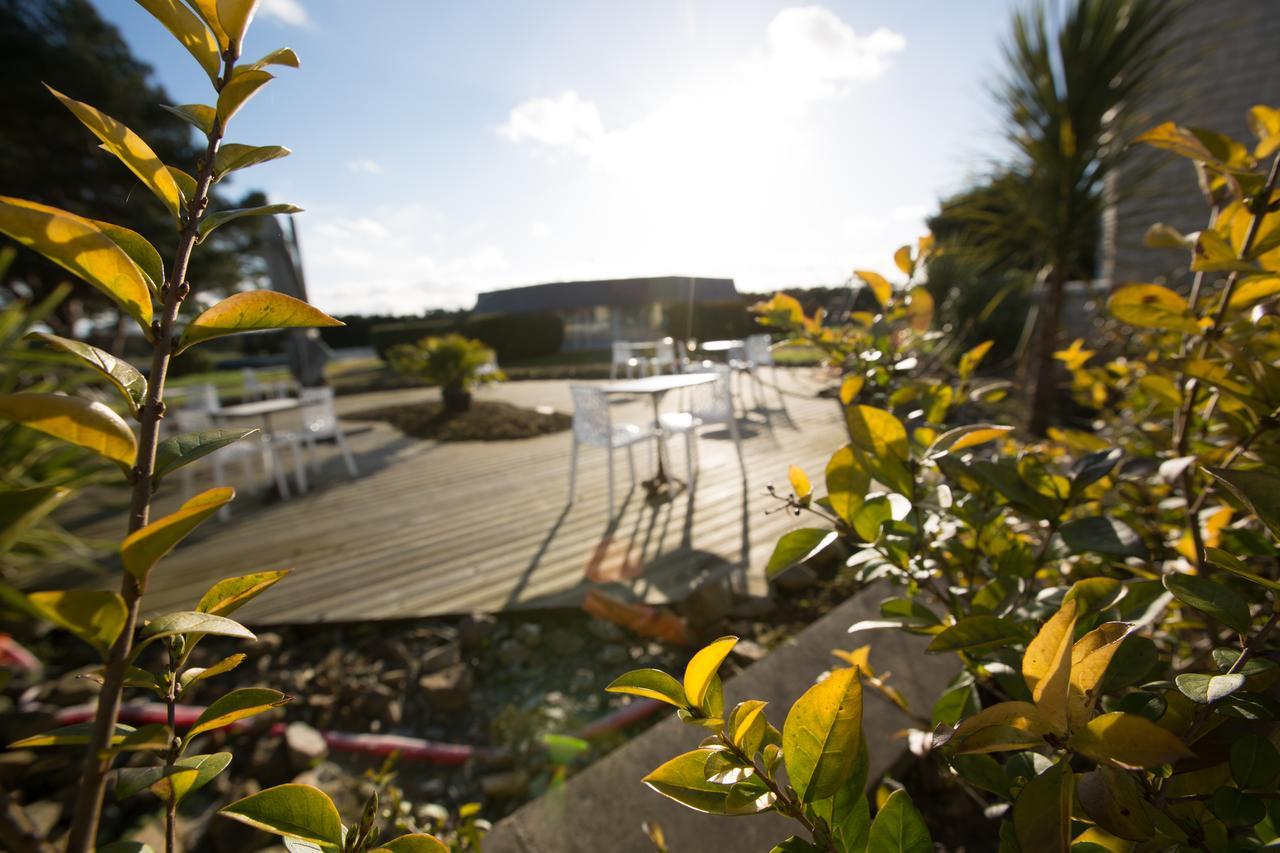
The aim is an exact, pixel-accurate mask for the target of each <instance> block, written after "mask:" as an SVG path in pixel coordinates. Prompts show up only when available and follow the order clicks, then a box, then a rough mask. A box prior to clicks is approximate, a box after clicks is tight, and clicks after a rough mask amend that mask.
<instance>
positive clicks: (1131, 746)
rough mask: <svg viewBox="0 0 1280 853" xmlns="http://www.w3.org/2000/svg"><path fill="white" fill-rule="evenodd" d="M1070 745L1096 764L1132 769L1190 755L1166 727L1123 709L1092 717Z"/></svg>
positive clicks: (1170, 761)
mask: <svg viewBox="0 0 1280 853" xmlns="http://www.w3.org/2000/svg"><path fill="white" fill-rule="evenodd" d="M1071 748H1072V749H1074V750H1076V751H1077V752H1079V753H1080V754H1082V755H1085V756H1087V757H1089V758H1092V759H1093V760H1094V761H1096V762H1098V763H1099V764H1114V765H1116V766H1118V767H1128V768H1135V769H1137V768H1143V767H1159V766H1160V765H1161V764H1172V763H1173V762H1175V761H1179V760H1181V759H1183V758H1191V757H1192V752H1191V750H1189V749H1187V747H1186V745H1185V744H1183V742H1182V741H1180V740H1178V738H1177V737H1175V736H1174V735H1173V734H1172V733H1171V732H1169V731H1168V730H1167V729H1162V728H1161V727H1160V726H1157V725H1156V724H1155V723H1153V722H1151V721H1150V720H1148V719H1146V718H1145V717H1139V716H1137V715H1136V714H1126V713H1124V712H1122V711H1113V712H1112V713H1110V714H1103V715H1102V716H1100V717H1094V718H1093V719H1092V720H1090V721H1089V723H1088V725H1086V726H1085V727H1084V728H1083V729H1081V730H1079V731H1077V732H1076V733H1075V734H1074V735H1073V736H1072V738H1071Z"/></svg>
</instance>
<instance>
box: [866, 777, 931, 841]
mask: <svg viewBox="0 0 1280 853" xmlns="http://www.w3.org/2000/svg"><path fill="white" fill-rule="evenodd" d="M867 853H933V840H932V839H931V838H930V837H929V829H928V828H927V827H926V826H925V825H924V818H922V817H921V816H920V812H918V811H916V807H915V805H914V804H913V803H912V802H911V797H909V796H907V792H906V791H903V790H897V791H894V792H893V793H892V794H890V795H889V799H887V800H885V803H884V805H883V806H882V807H881V808H880V811H878V812H876V819H875V820H874V821H872V823H871V834H870V835H869V836H868V838H867Z"/></svg>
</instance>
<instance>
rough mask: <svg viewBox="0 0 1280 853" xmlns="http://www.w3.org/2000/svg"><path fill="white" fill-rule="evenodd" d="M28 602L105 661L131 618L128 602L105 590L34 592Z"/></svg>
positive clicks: (41, 614) (28, 597) (44, 616)
mask: <svg viewBox="0 0 1280 853" xmlns="http://www.w3.org/2000/svg"><path fill="white" fill-rule="evenodd" d="M27 600H28V601H29V602H30V603H31V605H32V607H34V608H35V610H36V611H37V612H38V613H39V614H40V616H42V617H43V618H45V619H47V620H48V621H50V622H52V623H53V624H55V625H57V626H58V627H60V628H64V629H66V630H68V631H70V632H71V633H73V634H75V635H76V636H77V637H79V638H80V639H82V640H84V641H85V642H86V643H88V644H89V645H91V646H93V647H94V648H95V649H97V650H98V651H99V652H100V653H101V654H102V655H103V656H104V657H105V656H106V654H107V650H108V649H110V648H111V644H112V643H114V642H115V641H116V638H117V637H119V636H120V632H121V630H123V629H124V623H125V620H126V619H127V618H128V608H127V607H125V603H124V599H123V598H121V597H120V596H119V595H117V594H116V593H114V592H107V591H106V590H101V589H67V590H56V591H52V592H33V593H31V594H30V595H28V596H27Z"/></svg>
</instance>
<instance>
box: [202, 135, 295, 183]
mask: <svg viewBox="0 0 1280 853" xmlns="http://www.w3.org/2000/svg"><path fill="white" fill-rule="evenodd" d="M291 153H293V152H291V151H290V150H289V149H288V148H285V147H284V146H283V145H240V144H237V143H235V142H228V143H226V144H225V145H223V146H222V147H221V148H219V149H218V153H217V154H215V155H214V158H213V175H214V177H215V178H222V177H223V176H225V175H227V174H229V173H231V172H234V171H236V170H237V169H245V168H248V167H249V166H255V165H257V164H258V163H266V162H268V161H270V160H278V159H280V158H281V157H288V156H289V155H290V154H291Z"/></svg>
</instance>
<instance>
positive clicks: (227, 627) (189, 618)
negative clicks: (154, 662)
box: [142, 610, 258, 640]
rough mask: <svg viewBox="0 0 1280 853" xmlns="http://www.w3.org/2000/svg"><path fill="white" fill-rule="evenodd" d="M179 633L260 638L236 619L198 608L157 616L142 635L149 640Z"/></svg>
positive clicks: (240, 638) (250, 638)
mask: <svg viewBox="0 0 1280 853" xmlns="http://www.w3.org/2000/svg"><path fill="white" fill-rule="evenodd" d="M178 634H201V635H204V634H213V635H214V636H215V637H233V638H235V639H237V640H256V639H258V638H257V637H255V636H254V634H253V632H252V631H250V630H249V629H248V628H246V627H245V626H243V625H241V624H240V623H239V622H237V621H235V620H234V619H228V618H227V617H225V616H214V615H213V614H212V613H200V612H199V611H196V610H179V611H177V612H175V613H166V614H164V615H163V616H157V617H156V618H155V619H152V620H151V621H150V622H148V623H147V625H146V627H145V628H143V629H142V636H143V637H145V638H147V639H149V640H154V639H157V638H159V637H172V636H176V635H178Z"/></svg>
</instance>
